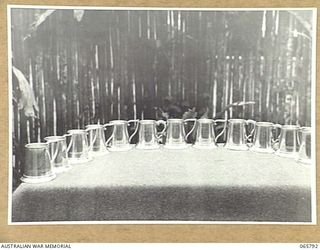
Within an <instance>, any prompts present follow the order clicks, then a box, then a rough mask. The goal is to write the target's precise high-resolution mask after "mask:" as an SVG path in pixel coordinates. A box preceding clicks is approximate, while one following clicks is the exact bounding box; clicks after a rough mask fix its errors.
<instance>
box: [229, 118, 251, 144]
mask: <svg viewBox="0 0 320 250" xmlns="http://www.w3.org/2000/svg"><path fill="white" fill-rule="evenodd" d="M249 124H253V125H254V124H255V121H253V120H244V119H229V120H228V126H227V127H228V133H227V142H226V145H225V147H226V148H227V149H231V150H248V149H249V147H248V144H247V143H248V140H249V139H250V138H251V137H252V134H253V132H254V127H253V129H252V130H251V132H250V133H249V135H247V132H246V126H247V125H249Z"/></svg>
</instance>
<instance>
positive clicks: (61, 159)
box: [44, 136, 71, 173]
mask: <svg viewBox="0 0 320 250" xmlns="http://www.w3.org/2000/svg"><path fill="white" fill-rule="evenodd" d="M44 140H45V141H47V142H48V144H49V152H50V155H51V157H52V158H53V156H54V154H55V152H57V155H56V157H55V159H54V161H53V169H54V172H55V173H60V172H64V171H67V170H69V169H70V168H71V165H70V164H69V161H68V154H67V142H66V137H65V136H47V137H45V138H44Z"/></svg>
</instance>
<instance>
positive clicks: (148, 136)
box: [136, 120, 167, 149]
mask: <svg viewBox="0 0 320 250" xmlns="http://www.w3.org/2000/svg"><path fill="white" fill-rule="evenodd" d="M160 125H162V126H163V129H162V131H161V132H160V133H158V132H157V127H158V126H160ZM138 126H139V141H138V143H137V146H136V148H137V149H158V148H159V147H160V145H159V140H160V139H161V137H162V136H163V134H164V131H165V130H166V128H167V124H166V122H165V121H163V120H158V121H156V120H140V121H139V124H138Z"/></svg>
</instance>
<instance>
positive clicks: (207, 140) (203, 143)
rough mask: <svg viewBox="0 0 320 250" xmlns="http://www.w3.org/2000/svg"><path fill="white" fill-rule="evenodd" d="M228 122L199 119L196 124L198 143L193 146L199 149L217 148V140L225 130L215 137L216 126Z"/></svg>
mask: <svg viewBox="0 0 320 250" xmlns="http://www.w3.org/2000/svg"><path fill="white" fill-rule="evenodd" d="M218 122H223V123H225V122H227V121H226V120H213V119H207V118H201V119H198V120H197V122H196V124H197V126H196V141H195V143H194V145H193V147H194V148H198V149H212V148H216V147H217V144H216V143H217V139H218V138H219V137H220V136H221V135H222V134H223V133H224V130H225V128H224V129H223V130H222V131H221V132H220V133H219V134H218V135H217V137H216V136H215V125H216V124H217V123H218Z"/></svg>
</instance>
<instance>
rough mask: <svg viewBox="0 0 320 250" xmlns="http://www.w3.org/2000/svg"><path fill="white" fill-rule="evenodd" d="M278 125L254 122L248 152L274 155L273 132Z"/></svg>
mask: <svg viewBox="0 0 320 250" xmlns="http://www.w3.org/2000/svg"><path fill="white" fill-rule="evenodd" d="M279 126H281V125H279V124H273V123H272V122H256V123H255V129H254V135H253V143H252V147H251V148H250V150H252V151H254V152H259V153H274V149H273V146H274V143H275V141H276V140H274V137H273V132H274V130H275V129H277V128H279Z"/></svg>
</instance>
